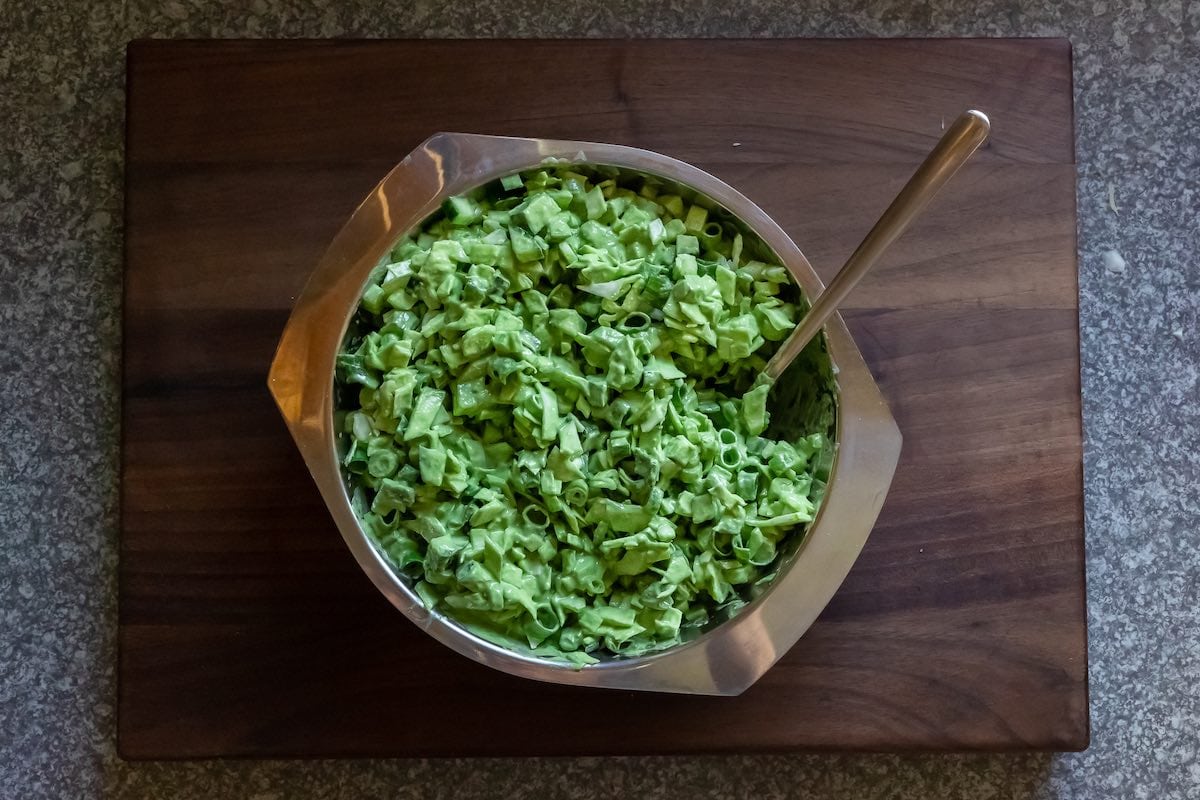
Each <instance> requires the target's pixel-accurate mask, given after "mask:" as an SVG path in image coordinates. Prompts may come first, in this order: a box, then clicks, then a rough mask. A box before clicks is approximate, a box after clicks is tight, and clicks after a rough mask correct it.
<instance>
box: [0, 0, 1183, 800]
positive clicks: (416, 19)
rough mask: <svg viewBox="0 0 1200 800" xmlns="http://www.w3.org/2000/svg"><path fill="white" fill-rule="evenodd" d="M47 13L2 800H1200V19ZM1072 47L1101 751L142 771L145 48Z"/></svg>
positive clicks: (21, 83)
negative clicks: (128, 669) (124, 419)
mask: <svg viewBox="0 0 1200 800" xmlns="http://www.w3.org/2000/svg"><path fill="white" fill-rule="evenodd" d="M237 6H243V7H244V9H245V10H240V9H239V10H236V11H235V10H234V8H235V7H236V6H235V5H233V4H230V5H228V6H225V5H221V6H218V5H216V4H213V7H209V6H208V5H207V4H204V3H202V2H201V1H200V0H166V1H165V2H144V1H143V0H125V2H120V3H118V2H112V0H96V2H93V3H82V2H71V0H46V2H43V3H23V4H20V5H19V6H18V5H17V4H15V3H13V4H10V5H9V6H8V7H7V8H6V9H5V12H4V14H3V15H2V16H3V18H4V22H3V25H2V26H0V27H2V28H3V30H0V111H2V112H3V113H2V114H0V409H2V410H0V436H2V437H3V441H4V442H5V445H4V447H3V450H2V451H0V531H2V532H3V534H4V540H3V541H4V545H5V546H4V547H3V550H2V551H0V560H2V562H3V565H4V566H3V569H2V570H0V620H2V624H0V731H7V733H0V796H3V797H6V798H7V797H12V798H41V797H47V798H49V797H54V798H58V797H73V798H74V797H80V798H83V797H98V796H104V797H113V798H143V797H171V798H178V800H186V798H192V797H195V798H212V797H231V798H232V797H245V798H257V799H258V800H267V798H283V797H289V798H292V797H296V798H298V797H314V798H332V797H376V796H379V797H382V796H400V797H456V798H460V799H463V800H470V798H476V797H480V798H482V797H485V796H503V797H508V798H520V797H537V798H545V797H557V796H570V797H573V798H584V797H619V796H623V795H631V794H634V793H636V794H639V795H641V796H646V797H654V798H668V797H689V798H691V797H725V796H738V797H760V798H768V797H784V796H790V795H794V794H795V795H804V796H814V797H839V798H840V797H844V798H884V797H886V798H926V797H970V798H1035V797H1036V798H1042V797H1072V798H1074V797H1078V798H1109V797H1148V798H1156V800H1159V799H1161V800H1168V799H1169V798H1185V797H1186V798H1194V797H1197V796H1200V692H1197V690H1196V685H1197V683H1198V682H1200V615H1198V612H1197V609H1198V608H1200V533H1198V529H1200V525H1198V522H1200V513H1198V512H1200V489H1198V488H1197V487H1200V366H1198V362H1200V359H1198V358H1197V356H1200V344H1198V342H1197V338H1196V329H1197V323H1198V319H1197V317H1198V316H1200V260H1198V257H1197V255H1196V253H1197V252H1200V224H1198V220H1200V192H1198V190H1197V188H1196V182H1197V177H1198V176H1200V136H1198V135H1197V131H1198V128H1197V124H1198V123H1197V121H1196V113H1197V111H1200V3H1197V2H1192V1H1191V0H1188V1H1187V2H1184V0H1162V1H1161V2H1148V1H1147V0H1126V1H1125V2H1117V1H1116V0H1111V2H1106V1H1105V0H1094V1H1093V2H1083V1H1081V0H1072V1H1071V2H1064V3H1053V2H1045V1H1044V2H1040V3H1019V2H1008V1H1006V0H976V2H966V1H965V0H926V1H924V2H917V1H916V0H912V1H909V2H903V1H902V0H882V1H881V2H865V0H848V2H840V3H834V2H830V0H817V1H816V2H812V3H791V2H784V1H783V0H749V1H748V2H746V3H743V4H727V3H716V2H708V1H707V0H695V2H677V1H672V2H652V3H639V2H632V0H614V2H609V3H602V4H598V3H591V2H585V0H563V1H562V2H559V3H556V4H553V5H548V4H545V3H533V2H526V1H525V0H514V2H511V3H504V4H499V3H495V2H480V1H479V0H460V2H458V3H453V4H435V3H432V2H429V0H416V2H412V3H402V2H398V3H394V4H392V6H391V7H388V8H386V9H384V10H376V9H371V8H369V4H367V3H364V2H361V0H349V1H348V2H340V3H335V2H317V3H297V2H290V1H289V0H250V1H249V2H247V3H245V4H237ZM539 35H541V36H548V35H553V36H654V35H659V36H688V35H691V36H756V35H769V36H1066V37H1068V38H1070V40H1071V41H1072V43H1073V44H1074V48H1075V51H1074V52H1075V81H1076V83H1075V91H1076V98H1075V102H1076V113H1077V126H1078V130H1077V137H1078V159H1079V185H1078V202H1079V218H1080V223H1079V225H1080V230H1079V269H1080V301H1081V312H1080V315H1081V328H1082V349H1083V353H1082V362H1083V395H1084V397H1083V399H1084V428H1085V437H1086V445H1085V482H1086V495H1087V496H1086V513H1087V525H1088V584H1089V585H1088V596H1089V632H1090V637H1091V654H1090V659H1091V673H1090V679H1091V687H1092V726H1093V736H1092V747H1091V749H1090V750H1088V751H1087V752H1085V753H1081V754H1071V755H1061V756H1051V755H997V756H983V755H978V756H952V757H946V756H940V757H935V756H913V757H907V756H890V755H888V756H885V755H837V756H833V755H802V756H754V757H742V758H733V757H722V758H654V759H648V758H620V759H599V758H592V759H571V760H563V759H534V760H522V761H516V760H513V761H502V760H495V761H472V762H469V763H468V762H464V761H456V760H446V761H425V760H393V761H378V762H363V761H356V762H333V761H317V762H250V761H240V762H199V763H187V764H164V763H159V764H127V763H124V762H122V761H120V760H119V759H118V758H117V756H116V751H115V746H114V732H115V725H114V710H113V709H114V704H115V674H114V666H115V654H114V651H115V644H116V643H115V638H116V602H115V598H116V529H117V464H118V444H119V428H118V409H119V394H118V373H119V358H120V337H121V331H120V314H119V312H120V289H121V235H122V233H121V218H122V211H121V209H122V188H121V187H122V146H123V145H122V136H123V124H124V50H125V44H126V42H128V41H129V40H130V39H132V38H137V37H144V36H170V37H229V36H252V37H264V36H308V37H324V36H371V37H377V36H427V37H444V36H462V37H487V36H539Z"/></svg>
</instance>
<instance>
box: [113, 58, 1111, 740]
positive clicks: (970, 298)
mask: <svg viewBox="0 0 1200 800" xmlns="http://www.w3.org/2000/svg"><path fill="white" fill-rule="evenodd" d="M498 65H502V68H501V67H500V66H498ZM128 74H129V127H128V151H127V220H126V237H127V246H126V283H125V293H126V302H125V362H124V407H123V417H124V448H123V470H124V473H123V483H122V501H123V502H122V527H121V561H120V664H119V688H120V696H119V717H118V722H119V724H118V729H119V731H118V732H119V746H120V750H121V752H122V754H123V755H125V756H126V757H130V758H187V757H208V756H367V755H372V756H399V755H530V754H543V755H565V754H577V753H596V754H601V753H694V752H731V751H792V750H797V749H844V748H851V749H876V750H878V749H884V750H918V749H920V750H928V749H938V750H969V749H989V750H1001V749H1078V748H1081V747H1084V746H1086V743H1087V739H1088V715H1087V685H1086V676H1087V661H1086V629H1085V613H1084V584H1083V516H1082V487H1081V467H1080V453H1081V450H1080V398H1079V357H1078V355H1079V354H1078V327H1077V286H1076V267H1075V208H1074V175H1075V171H1074V164H1073V144H1072V119H1071V82H1070V76H1071V67H1070V52H1069V48H1068V46H1067V44H1066V43H1065V42H1062V41H1055V40H1029V41H961V40H942V41H886V42H866V41H809V42H801V41H773V42H768V41H755V42H744V41H743V42H739V41H670V42H656V41H637V42H603V41H594V42H378V43H361V42H289V43H278V42H276V43H267V42H253V43H252V42H220V43H217V42H137V43H134V44H133V45H131V46H130V50H129V73H128ZM548 74H553V75H555V76H556V79H555V80H554V81H546V80H545V78H544V76H546V75H548ZM714 98H716V99H717V100H719V102H714ZM967 106H977V107H980V108H983V109H984V110H986V111H987V112H988V113H989V114H990V115H991V116H992V119H993V122H994V126H995V135H994V137H993V139H992V141H991V142H990V144H989V146H988V147H987V149H986V150H985V151H983V152H982V153H981V154H980V156H979V158H978V159H977V161H976V162H974V163H973V164H972V165H971V166H970V167H969V168H968V169H967V170H965V171H964V172H963V174H962V175H961V177H959V178H957V179H956V182H955V183H954V184H953V185H952V187H951V188H950V189H948V190H947V192H946V193H945V194H944V195H943V196H942V197H941V198H939V200H938V201H937V202H936V203H935V204H934V205H933V206H932V207H931V209H930V211H929V212H928V216H927V217H925V218H924V219H922V220H921V222H920V223H919V224H918V225H917V226H916V227H914V229H913V230H912V232H911V233H910V234H908V236H907V237H906V238H905V239H903V240H902V241H901V242H900V243H899V244H898V245H897V247H896V249H895V250H894V251H893V252H892V253H891V254H890V255H889V257H888V259H887V263H886V264H884V265H882V266H881V268H880V269H879V270H878V271H877V272H876V273H873V274H872V276H870V277H869V278H868V279H867V281H865V282H864V284H863V285H862V286H861V288H860V289H859V290H858V291H857V292H856V294H855V295H853V296H852V301H851V307H850V308H849V309H848V310H847V311H846V314H845V316H846V320H847V322H848V324H849V325H850V328H851V330H852V332H853V333H854V335H855V339H856V341H857V342H858V344H859V347H860V349H861V350H862V351H863V354H864V356H865V357H866V359H867V361H868V363H869V364H870V366H871V368H872V371H873V372H874V374H875V375H876V377H877V378H878V380H879V383H880V385H881V387H882V388H883V390H884V393H885V395H886V396H887V397H888V398H889V401H890V403H891V405H892V408H893V410H894V412H895V414H896V418H897V420H898V422H899V424H900V427H901V429H902V430H903V432H904V434H905V449H904V453H903V455H902V458H901V464H900V467H899V470H898V472H897V475H896V480H895V483H894V485H893V488H892V492H891V494H890V495H889V497H888V501H887V504H886V505H885V507H884V510H883V513H882V515H881V517H880V521H879V524H878V525H877V527H876V530H875V532H874V533H873V535H872V537H871V539H870V541H869V543H868V545H867V547H866V549H865V550H864V551H863V554H862V557H861V558H860V559H859V561H858V563H857V564H856V566H855V568H854V570H853V571H852V572H851V574H850V576H849V578H848V579H847V580H846V582H845V584H844V585H843V587H842V589H841V590H840V591H839V593H838V594H837V596H836V597H835V598H834V600H833V602H832V603H831V604H830V605H829V607H828V608H827V609H826V611H825V613H824V614H823V615H822V616H821V618H820V620H818V622H817V624H816V625H815V626H814V627H813V628H812V630H811V631H810V632H809V633H808V634H807V635H806V636H805V637H804V638H803V639H802V640H801V641H800V643H799V644H798V645H797V646H796V647H795V648H793V650H792V651H791V652H790V653H788V655H787V656H786V657H785V658H784V659H783V660H782V661H781V662H780V663H779V664H778V665H777V666H776V667H775V668H774V669H772V670H771V671H770V672H769V673H768V674H767V675H766V676H765V677H764V678H763V679H762V680H761V681H760V682H759V683H758V684H756V685H755V686H754V687H753V688H752V689H751V690H750V691H748V692H747V693H746V694H744V695H743V696H741V697H738V698H689V697H677V696H659V695H645V694H637V693H627V692H604V691H597V690H586V689H571V688H566V687H557V686H550V685H543V684H538V683H533V682H528V681H523V680H520V679H516V678H512V677H509V676H506V675H502V674H500V673H496V672H493V671H491V670H488V669H486V668H484V667H480V666H478V665H476V664H474V663H472V662H470V661H468V660H466V659H464V658H462V657H460V656H457V655H455V654H453V653H451V652H450V651H449V650H447V649H446V648H444V647H442V646H441V645H438V644H437V643H435V642H434V641H433V640H432V639H430V638H429V637H427V636H425V635H424V634H422V633H420V632H419V631H418V630H417V629H416V628H415V627H414V626H412V625H411V624H410V623H409V622H408V621H407V620H406V619H404V618H403V617H402V616H401V615H400V614H399V613H397V612H395V611H394V610H393V609H392V608H391V607H390V606H389V605H388V604H387V602H386V601H385V600H384V599H383V598H382V597H381V596H380V595H379V594H378V593H377V592H376V591H375V590H374V589H373V588H372V587H371V585H370V584H369V582H368V581H367V579H366V578H365V577H364V576H363V575H362V574H361V572H360V571H359V570H358V568H357V566H356V565H355V564H354V561H353V559H352V558H351V557H350V555H349V553H348V551H347V550H346V548H345V547H344V545H343V544H342V542H341V539H340V537H339V535H338V534H337V531H336V530H335V529H334V527H333V525H332V523H331V521H330V520H329V518H328V516H327V514H326V513H325V511H324V508H323V506H322V505H321V501H320V499H319V497H318V495H317V492H316V490H315V488H314V487H313V485H312V482H311V480H310V479H309V477H308V475H307V473H306V472H305V470H304V466H303V464H302V462H301V460H300V458H299V456H298V455H297V453H296V451H295V449H294V447H293V446H292V443H291V441H290V439H289V438H288V436H287V433H286V430H285V428H284V426H283V423H282V421H281V420H280V418H279V415H278V413H277V412H276V410H275V408H274V406H273V404H272V402H271V400H270V397H269V396H268V394H267V392H266V386H265V375H266V371H267V366H268V363H269V361H270V358H271V355H272V353H273V350H274V347H275V344H276V342H277V340H278V335H279V332H280V330H281V328H282V326H283V324H284V322H285V320H286V318H287V314H288V310H289V308H290V306H291V303H292V301H293V300H294V297H295V295H296V293H297V292H298V291H299V289H300V287H301V286H302V285H303V283H304V281H305V279H306V277H307V274H308V272H309V270H310V269H311V267H312V266H313V265H314V264H315V263H316V260H317V258H318V257H319V256H320V253H321V252H322V250H323V249H324V247H325V246H326V245H327V243H328V242H329V240H330V238H331V237H332V236H333V234H334V232H335V231H336V230H337V229H338V227H339V226H340V225H341V222H342V221H343V220H344V219H345V217H346V216H347V215H348V214H349V212H350V211H351V210H352V209H353V208H354V206H355V205H356V204H357V202H358V201H359V200H360V199H361V197H362V196H363V195H364V194H365V193H366V192H367V191H368V190H369V189H370V188H371V186H373V185H374V183H375V182H376V181H378V179H379V178H380V177H381V176H382V175H383V174H384V173H385V172H386V171H387V170H388V169H389V168H390V166H391V165H392V164H393V163H394V162H395V161H396V160H398V159H399V158H400V157H402V156H403V155H404V153H405V152H406V151H407V150H408V149H410V148H411V147H412V146H413V145H415V144H416V143H418V142H419V141H421V140H422V139H424V138H425V137H426V136H427V135H428V134H429V133H431V132H433V131H436V130H440V129H448V130H468V131H475V132H485V133H509V134H518V135H535V136H553V137H562V138H579V139H594V140H602V141H614V142H620V143H624V144H631V145H635V146H640V147H649V148H652V149H657V150H661V151H663V152H666V153H669V154H671V155H674V156H677V157H680V158H684V159H686V160H689V161H692V162H694V163H696V164H697V165H699V166H701V167H702V168H705V169H709V170H710V171H712V172H714V173H715V174H717V175H719V176H720V177H722V178H724V179H726V180H728V181H730V182H731V183H733V184H734V185H735V186H738V187H739V188H741V189H743V191H744V192H745V193H746V194H748V195H749V196H750V197H751V198H752V199H754V200H756V201H757V202H759V203H760V204H761V205H762V206H763V207H764V208H765V209H766V210H767V211H768V212H769V213H771V214H772V215H773V216H774V217H775V218H776V219H777V220H778V221H779V222H780V223H781V224H782V225H783V227H784V228H785V229H786V230H788V231H789V232H791V233H792V235H793V237H794V238H795V239H796V240H797V241H798V242H799V243H800V245H801V247H802V248H803V249H805V250H806V252H807V253H808V255H809V257H810V258H811V260H812V261H813V263H814V265H815V266H817V268H818V270H819V271H821V272H822V274H824V275H825V276H826V277H828V276H829V275H830V274H831V272H832V271H833V270H835V269H836V267H837V265H838V264H840V263H841V261H842V260H843V259H844V258H845V257H846V255H848V253H849V252H850V250H851V249H852V248H853V246H854V245H855V244H856V243H857V241H858V238H859V237H860V236H861V235H862V233H863V232H864V231H865V230H866V228H867V227H869V225H870V224H871V222H872V221H873V220H874V218H875V216H876V215H877V214H878V212H879V211H880V210H882V208H883V207H884V206H885V205H886V204H887V202H888V200H889V199H890V197H891V196H892V195H893V194H894V192H895V191H896V189H898V188H899V186H900V185H901V184H902V182H903V181H904V180H905V178H906V177H907V176H908V174H909V173H910V172H911V170H912V169H913V168H914V167H915V165H916V163H917V162H918V161H919V160H920V158H921V157H922V155H923V154H924V153H925V152H926V151H927V150H928V148H929V147H930V146H931V145H932V143H933V142H934V140H935V139H936V137H937V135H938V134H939V132H940V121H941V118H942V117H946V118H951V117H953V115H955V114H957V113H958V112H959V111H960V110H962V109H963V108H965V107H967ZM718 108H719V109H720V112H721V113H719V114H718V113H715V111H714V109H718ZM735 142H736V143H738V144H737V146H734V143H735ZM483 705H486V707H487V709H488V710H487V712H486V713H480V712H479V708H480V707H481V706H483ZM418 719H419V720H420V721H421V724H420V725H415V724H413V721H414V720H418ZM497 719H503V720H506V721H508V722H507V727H506V729H505V730H503V731H497V730H496V729H495V725H494V722H493V721H494V720H497ZM631 719H635V720H637V724H636V725H630V724H628V720H631Z"/></svg>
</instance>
